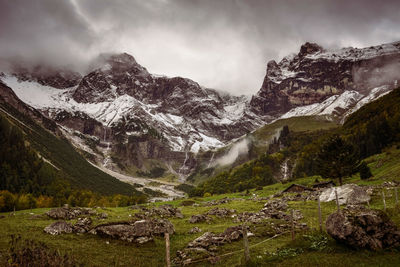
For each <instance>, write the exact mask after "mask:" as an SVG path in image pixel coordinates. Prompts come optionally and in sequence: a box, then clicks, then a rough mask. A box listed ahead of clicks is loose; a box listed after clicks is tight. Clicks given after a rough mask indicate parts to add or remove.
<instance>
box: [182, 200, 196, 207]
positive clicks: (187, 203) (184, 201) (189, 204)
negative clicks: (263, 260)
mask: <svg viewBox="0 0 400 267" xmlns="http://www.w3.org/2000/svg"><path fill="white" fill-rule="evenodd" d="M195 203H196V202H195V201H193V200H183V201H182V202H181V203H180V204H179V206H193V205H194V204H195Z"/></svg>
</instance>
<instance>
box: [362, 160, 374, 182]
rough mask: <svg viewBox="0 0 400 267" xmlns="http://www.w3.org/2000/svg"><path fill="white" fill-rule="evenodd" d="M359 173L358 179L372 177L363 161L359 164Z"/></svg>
mask: <svg viewBox="0 0 400 267" xmlns="http://www.w3.org/2000/svg"><path fill="white" fill-rule="evenodd" d="M359 171H360V178H361V179H362V180H365V179H368V178H370V177H372V173H371V170H370V169H369V167H368V165H367V163H365V161H363V162H361V164H360V167H359Z"/></svg>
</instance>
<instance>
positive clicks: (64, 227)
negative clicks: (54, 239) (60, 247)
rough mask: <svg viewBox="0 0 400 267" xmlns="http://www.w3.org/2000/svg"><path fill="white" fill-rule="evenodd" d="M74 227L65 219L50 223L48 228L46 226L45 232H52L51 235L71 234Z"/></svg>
mask: <svg viewBox="0 0 400 267" xmlns="http://www.w3.org/2000/svg"><path fill="white" fill-rule="evenodd" d="M72 231H73V228H72V226H71V224H69V223H67V222H65V221H58V222H55V223H52V224H50V225H49V226H47V227H46V228H44V232H45V233H48V234H51V235H60V234H63V233H66V234H70V233H72Z"/></svg>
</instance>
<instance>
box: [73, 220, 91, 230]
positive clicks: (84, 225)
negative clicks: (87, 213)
mask: <svg viewBox="0 0 400 267" xmlns="http://www.w3.org/2000/svg"><path fill="white" fill-rule="evenodd" d="M91 225H92V219H90V218H88V217H86V218H78V221H77V222H76V223H75V224H74V226H73V229H74V230H73V231H74V232H75V233H81V234H82V233H86V232H89V230H90V226H91Z"/></svg>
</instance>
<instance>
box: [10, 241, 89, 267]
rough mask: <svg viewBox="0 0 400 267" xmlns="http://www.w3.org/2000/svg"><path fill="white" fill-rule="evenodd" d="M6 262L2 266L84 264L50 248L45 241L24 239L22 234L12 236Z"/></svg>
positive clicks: (64, 266) (64, 265)
mask: <svg viewBox="0 0 400 267" xmlns="http://www.w3.org/2000/svg"><path fill="white" fill-rule="evenodd" d="M9 246H10V247H9V249H8V255H7V259H6V262H3V264H2V266H10V267H11V266H48V267H53V266H54V267H55V266H63V267H67V266H68V267H69V266H71V267H72V266H74V267H75V266H83V265H82V264H79V263H77V262H76V261H75V260H74V259H73V258H71V257H70V256H69V255H67V254H64V255H62V254H60V252H59V251H55V250H51V249H49V248H48V247H47V246H46V245H45V244H44V243H38V242H35V241H33V240H22V239H21V237H20V236H15V235H12V236H11V241H10V242H9Z"/></svg>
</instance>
